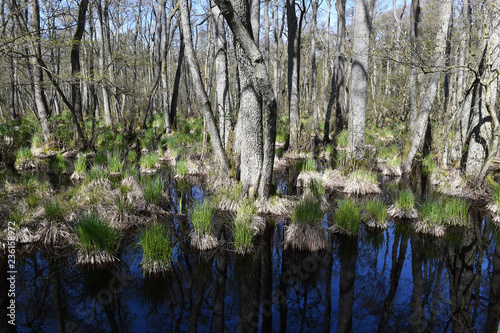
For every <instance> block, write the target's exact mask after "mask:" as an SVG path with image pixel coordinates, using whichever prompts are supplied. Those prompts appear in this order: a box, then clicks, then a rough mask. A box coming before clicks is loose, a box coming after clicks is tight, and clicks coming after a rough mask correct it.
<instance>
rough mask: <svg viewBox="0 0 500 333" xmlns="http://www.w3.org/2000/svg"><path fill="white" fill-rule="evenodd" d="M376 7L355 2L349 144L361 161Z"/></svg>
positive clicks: (369, 1) (365, 1) (351, 156)
mask: <svg viewBox="0 0 500 333" xmlns="http://www.w3.org/2000/svg"><path fill="white" fill-rule="evenodd" d="M374 5H375V1H374V0H357V1H356V13H355V16H354V36H353V39H354V40H353V59H352V69H351V89H350V110H349V124H348V144H347V158H348V159H349V160H353V159H355V160H362V159H363V158H364V155H365V124H366V99H367V87H368V69H369V60H370V57H369V56H370V55H369V53H370V35H371V30H372V29H371V16H372V11H373V7H374Z"/></svg>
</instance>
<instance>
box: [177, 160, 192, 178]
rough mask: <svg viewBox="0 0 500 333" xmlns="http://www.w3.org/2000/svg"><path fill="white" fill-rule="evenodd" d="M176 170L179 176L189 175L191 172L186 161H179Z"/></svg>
mask: <svg viewBox="0 0 500 333" xmlns="http://www.w3.org/2000/svg"><path fill="white" fill-rule="evenodd" d="M175 170H176V171H177V174H178V175H179V176H185V175H187V174H188V172H189V169H188V166H187V162H186V160H185V159H181V160H179V161H177V163H176V164H175Z"/></svg>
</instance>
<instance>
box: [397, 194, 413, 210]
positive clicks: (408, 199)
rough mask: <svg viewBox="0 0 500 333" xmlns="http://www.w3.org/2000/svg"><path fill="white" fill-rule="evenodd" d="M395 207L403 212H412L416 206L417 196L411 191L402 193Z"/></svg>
mask: <svg viewBox="0 0 500 333" xmlns="http://www.w3.org/2000/svg"><path fill="white" fill-rule="evenodd" d="M394 205H395V206H396V207H397V208H399V209H401V210H404V211H410V210H412V209H413V207H414V206H415V195H413V192H412V191H411V190H403V191H400V192H399V193H398V196H397V197H396V201H395V202H394Z"/></svg>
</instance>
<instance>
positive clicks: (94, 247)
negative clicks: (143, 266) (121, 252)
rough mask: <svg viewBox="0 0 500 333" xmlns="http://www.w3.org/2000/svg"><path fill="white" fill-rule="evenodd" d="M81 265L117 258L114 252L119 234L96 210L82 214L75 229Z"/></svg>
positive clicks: (118, 242) (78, 261)
mask: <svg viewBox="0 0 500 333" xmlns="http://www.w3.org/2000/svg"><path fill="white" fill-rule="evenodd" d="M75 233H76V236H77V239H78V249H79V252H80V254H79V256H78V258H77V263H78V264H82V265H100V264H109V263H113V262H115V261H116V260H118V259H117V258H116V257H115V256H114V254H115V253H116V251H117V250H118V247H119V245H120V236H119V234H118V232H116V231H115V230H113V229H112V228H111V227H110V226H109V225H108V224H107V223H106V221H105V220H103V219H101V218H100V217H99V215H98V214H97V212H91V213H88V214H84V215H83V216H82V217H81V218H80V221H79V222H78V224H77V226H76V230H75Z"/></svg>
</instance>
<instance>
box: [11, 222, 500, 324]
mask: <svg viewBox="0 0 500 333" xmlns="http://www.w3.org/2000/svg"><path fill="white" fill-rule="evenodd" d="M329 218H331V217H329ZM473 219H474V221H475V224H474V225H473V227H472V228H470V229H463V230H460V229H453V230H451V229H450V230H448V236H447V237H445V238H444V239H440V240H437V239H434V238H431V237H424V236H421V235H417V234H414V233H413V232H412V231H411V230H410V229H409V226H408V225H402V224H398V225H397V226H392V227H390V228H389V229H388V230H387V231H383V232H372V231H368V230H365V229H362V230H361V231H360V233H359V235H358V237H345V236H339V235H328V247H327V250H325V251H321V252H318V253H304V252H296V251H284V250H283V247H282V241H283V236H282V234H283V227H282V224H281V222H282V221H277V223H275V224H271V225H269V226H268V228H267V230H266V231H265V233H264V235H263V236H259V237H256V239H255V242H254V252H253V253H252V254H250V255H248V256H245V257H238V256H236V255H235V254H234V253H233V252H232V251H231V245H230V242H231V239H230V236H228V233H227V232H225V231H224V227H223V228H221V229H220V230H219V231H218V233H219V234H220V235H221V239H224V241H223V242H221V244H222V245H221V246H220V247H219V248H218V249H217V250H216V251H214V252H213V253H210V254H206V255H203V256H202V257H200V253H199V252H196V251H194V250H192V249H191V248H190V247H189V245H188V244H187V243H186V242H185V241H184V240H183V237H185V236H186V234H187V232H186V230H185V228H184V227H182V228H181V225H180V224H179V227H178V228H176V229H174V230H173V234H174V237H175V238H177V245H176V249H175V263H174V269H173V270H172V272H170V273H167V274H166V275H165V276H157V277H154V278H153V277H147V276H143V273H142V271H141V269H140V267H139V266H138V263H139V262H140V256H141V253H140V250H139V249H138V248H137V247H134V246H128V245H127V244H125V245H126V246H125V250H124V251H122V253H121V258H120V259H121V260H120V262H119V264H118V265H116V266H115V267H113V268H111V269H107V270H101V271H84V270H82V269H80V268H77V267H75V266H74V265H73V264H72V257H71V256H70V257H62V258H56V257H54V256H53V255H52V254H50V253H47V252H44V251H42V250H40V251H38V252H33V253H32V254H28V255H24V256H21V257H19V267H18V285H17V286H18V290H19V293H18V295H17V305H18V308H17V314H18V317H17V319H18V327H17V328H18V331H23V332H24V331H26V332H31V331H35V332H39V331H54V332H55V331H59V332H61V331H68V330H69V331H73V332H78V330H80V332H86V331H112V332H142V331H145V330H147V331H149V332H161V331H176V332H189V331H191V332H195V331H198V332H199V331H216V332H224V331H231V332H232V331H241V332H254V331H260V332H264V331H266V332H267V331H270V330H274V331H304V332H307V331H314V332H316V331H323V332H329V331H333V330H336V331H338V332H351V331H360V330H361V331H376V330H379V331H398V330H404V331H414V332H422V331H446V330H449V331H464V330H477V331H487V332H491V331H495V330H496V328H497V327H498V320H499V306H500V287H499V286H500V250H499V245H498V244H499V243H498V242H495V240H494V237H493V234H494V233H496V232H497V229H496V228H495V227H493V226H492V225H491V224H490V222H489V221H487V220H481V216H479V215H478V213H475V215H474V216H473ZM167 223H168V222H167ZM182 223H185V222H182ZM181 229H182V230H181ZM228 238H229V239H228ZM127 242H129V243H130V244H133V243H134V239H133V238H131V239H129V240H128V241H126V242H125V243H127ZM228 244H229V245H228ZM2 267H5V259H2ZM4 289H5V288H4ZM4 302H5V301H4ZM2 304H4V303H2ZM2 331H3V330H2Z"/></svg>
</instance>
